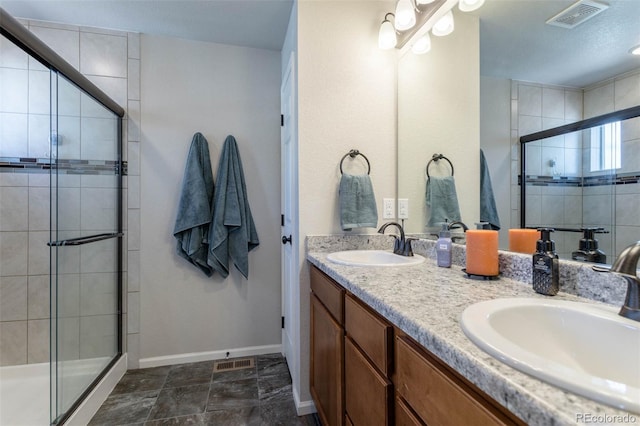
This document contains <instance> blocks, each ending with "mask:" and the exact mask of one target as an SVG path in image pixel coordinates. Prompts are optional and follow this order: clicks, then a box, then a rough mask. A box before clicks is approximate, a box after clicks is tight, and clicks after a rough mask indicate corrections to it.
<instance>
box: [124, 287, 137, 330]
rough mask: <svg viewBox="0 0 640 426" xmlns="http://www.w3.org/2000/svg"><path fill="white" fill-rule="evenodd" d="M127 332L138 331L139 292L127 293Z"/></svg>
mask: <svg viewBox="0 0 640 426" xmlns="http://www.w3.org/2000/svg"><path fill="white" fill-rule="evenodd" d="M127 297H128V300H127V302H128V303H127V306H128V308H127V313H128V315H127V316H128V318H127V332H128V333H139V332H140V293H138V292H134V293H128V294H127Z"/></svg>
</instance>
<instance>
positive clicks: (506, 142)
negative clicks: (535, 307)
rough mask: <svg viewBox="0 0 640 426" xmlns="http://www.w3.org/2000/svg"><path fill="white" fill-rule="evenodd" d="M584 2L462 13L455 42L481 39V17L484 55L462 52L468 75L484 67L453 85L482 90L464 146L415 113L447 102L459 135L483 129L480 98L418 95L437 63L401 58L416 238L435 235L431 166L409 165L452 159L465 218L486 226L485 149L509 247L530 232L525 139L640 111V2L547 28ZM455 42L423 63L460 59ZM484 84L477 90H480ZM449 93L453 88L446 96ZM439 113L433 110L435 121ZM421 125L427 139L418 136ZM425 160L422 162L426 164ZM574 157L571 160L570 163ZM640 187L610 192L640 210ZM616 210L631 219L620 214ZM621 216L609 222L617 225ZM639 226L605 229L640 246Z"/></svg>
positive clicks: (401, 171) (403, 181)
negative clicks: (515, 236) (482, 205)
mask: <svg viewBox="0 0 640 426" xmlns="http://www.w3.org/2000/svg"><path fill="white" fill-rule="evenodd" d="M574 3H576V1H571V0H549V1H544V2H541V1H536V0H504V1H487V2H486V3H485V5H484V6H483V7H482V8H480V9H479V10H477V11H475V12H471V13H469V14H462V12H460V11H459V10H457V8H454V17H455V20H456V21H455V22H456V25H455V31H454V33H453V34H451V35H450V36H447V37H452V36H454V35H455V34H456V32H458V31H459V30H461V31H464V30H465V28H468V27H471V30H470V31H471V32H472V31H473V26H474V22H473V18H476V19H477V23H475V25H477V31H478V33H479V39H478V46H477V49H478V57H475V56H473V52H470V51H469V47H468V46H466V47H465V48H466V49H467V50H466V51H462V52H459V53H458V55H459V56H460V57H466V61H465V62H464V64H465V65H463V66H464V67H466V68H467V69H468V68H471V69H472V70H473V68H474V67H475V66H476V65H475V64H476V61H477V62H478V67H479V70H478V72H479V76H478V78H477V79H476V80H474V79H473V78H472V77H471V76H470V75H468V76H467V78H466V80H464V81H463V80H461V79H460V78H459V76H456V75H454V74H451V76H450V80H452V81H454V83H452V87H455V84H458V85H461V86H464V87H465V88H469V90H475V92H476V93H479V100H478V101H477V102H478V105H479V108H478V110H479V111H478V117H479V120H478V121H479V123H478V127H479V129H478V130H477V131H478V133H477V135H479V137H477V138H474V137H472V136H470V135H469V136H468V137H467V141H466V145H464V146H456V145H455V144H452V143H451V140H450V138H447V135H446V134H445V135H438V136H437V137H435V138H434V137H433V132H432V129H430V128H428V127H426V126H424V125H422V126H421V125H418V124H416V120H420V119H422V120H425V117H424V115H423V116H422V117H421V116H420V114H419V113H418V112H416V110H415V107H416V105H418V107H419V108H421V109H422V111H423V112H424V111H425V108H424V105H420V102H422V103H427V104H428V105H432V108H433V109H436V110H437V108H438V103H439V102H440V103H441V105H445V104H446V105H447V107H451V108H455V109H456V111H457V113H459V119H458V120H457V121H456V123H455V125H450V126H448V132H450V133H452V134H455V133H456V132H461V129H464V128H472V129H473V128H474V127H475V122H474V121H473V117H471V116H470V115H472V114H473V111H468V110H466V109H465V108H466V107H467V106H468V102H473V101H474V99H463V98H461V97H460V96H459V93H447V90H451V89H450V87H451V86H450V87H447V86H444V85H440V87H438V86H431V87H430V89H429V91H427V92H426V93H425V91H422V90H413V89H412V86H413V85H414V84H416V83H415V82H416V81H418V82H420V81H422V80H423V79H425V78H431V77H430V74H429V73H430V72H432V69H428V68H426V67H425V68H420V66H419V64H420V63H421V62H425V63H426V62H427V61H421V60H420V59H418V58H419V57H417V56H416V55H413V54H412V53H411V52H408V53H407V54H405V55H404V56H402V57H401V58H400V59H399V63H398V198H399V199H403V198H408V199H409V206H410V208H409V217H408V218H407V219H405V220H404V225H405V229H406V231H407V232H408V233H411V234H420V235H425V234H427V235H428V234H430V233H432V232H433V228H429V227H427V226H426V225H427V219H428V217H427V213H428V209H427V207H426V205H425V202H426V200H425V186H426V177H425V175H424V171H423V167H421V168H420V170H418V168H417V166H416V167H406V165H407V164H410V163H411V162H415V163H418V162H422V163H423V164H424V165H425V166H426V164H427V162H428V161H429V159H430V158H431V155H432V154H433V153H441V154H444V155H445V156H447V157H448V158H450V159H452V163H453V165H454V167H455V176H454V178H455V183H456V190H457V196H458V200H459V201H460V209H461V213H462V217H461V219H462V221H463V222H465V223H466V224H467V225H469V226H470V227H471V226H473V225H474V222H476V221H478V219H479V207H475V209H474V206H478V205H479V194H478V193H479V177H480V175H479V157H478V155H479V150H480V148H482V150H483V151H484V154H485V157H486V159H487V164H488V169H489V172H490V176H491V181H492V186H493V191H494V195H495V201H496V205H497V210H498V214H499V217H500V224H501V230H500V248H501V249H508V229H509V228H519V227H520V226H521V223H520V219H521V218H520V216H521V215H520V187H519V185H518V179H519V175H520V143H519V137H520V136H522V135H526V134H531V133H535V132H538V131H541V130H544V129H549V128H553V127H557V126H561V125H564V124H567V123H572V122H576V121H580V120H584V119H587V118H591V117H595V116H599V115H602V114H605V113H609V112H612V111H616V110H620V109H624V108H628V107H632V106H635V105H639V104H640V57H637V56H633V55H631V54H630V53H629V51H630V49H631V48H632V47H633V46H636V45H638V44H640V34H638V33H637V22H638V21H639V20H640V2H635V1H624V0H609V1H608V2H607V3H608V5H609V7H608V8H606V9H604V10H603V11H601V12H599V13H597V14H594V16H593V17H591V18H590V19H589V20H587V21H585V22H583V23H581V24H579V25H577V26H576V27H574V28H572V29H569V28H563V27H558V26H553V25H549V24H546V23H545V21H547V20H548V19H549V18H552V17H554V16H555V15H557V14H558V13H560V12H561V11H563V10H565V9H566V8H568V7H569V6H571V5H573V4H574ZM447 37H445V38H439V37H432V48H431V51H430V52H428V53H427V54H426V55H422V56H423V57H425V56H429V55H433V54H434V53H436V52H440V51H441V50H443V49H447V50H448V51H449V54H452V53H451V52H452V49H454V48H455V46H452V45H451V42H448V41H446V39H447ZM445 43H446V44H445ZM469 43H470V44H471V45H473V44H474V43H475V40H474V39H473V38H472V39H471V40H470V42H469ZM441 65H442V64H439V66H441ZM432 66H433V64H432ZM474 84H476V86H475V87H470V86H473V85H474ZM441 87H445V89H443V90H440V88H441ZM416 98H421V99H416ZM425 98H426V99H425ZM430 112H431V111H428V110H427V111H426V113H427V114H429V113H430ZM464 114H468V116H465V115H464ZM420 127H422V129H420V131H422V132H423V133H422V134H418V130H419V128H420ZM630 128H631V129H635V130H634V131H635V132H636V134H638V133H640V130H638V127H637V125H635V124H634V125H632V126H630ZM635 138H636V141H635V142H633V141H631V140H630V141H629V142H628V143H627V145H628V146H629V149H630V150H632V151H630V155H635V156H636V157H638V156H640V154H639V152H638V146H639V145H640V135H637V136H635ZM434 139H435V140H434ZM556 143H558V141H556ZM563 143H565V144H566V147H571V143H574V142H572V141H571V140H570V138H569V137H565V140H564V141H563ZM416 145H418V147H416ZM425 145H427V148H425ZM558 148H559V147H558ZM574 149H575V147H574ZM420 150H422V151H423V152H421V151H420ZM582 153H583V154H584V153H585V151H584V150H583V152H582ZM419 155H421V156H422V158H420V159H418V158H417V157H418V156H419ZM452 157H453V158H452ZM548 160H550V159H546V160H545V159H542V158H541V159H540V164H543V163H544V161H547V164H549V163H548ZM564 160H565V159H564V158H563V161H564ZM566 160H567V161H569V159H568V157H567V158H566ZM559 167H560V160H558V159H557V160H556V172H557V171H558V170H559ZM562 167H563V168H564V167H565V163H563V164H562ZM567 167H570V164H567ZM437 171H438V170H436V172H437ZM447 171H448V169H447V167H446V164H445V163H443V164H442V165H441V168H440V172H441V173H442V175H445V174H446V173H447ZM635 171H636V172H638V170H635ZM459 174H460V180H459V179H458V175H459ZM465 174H466V175H468V176H464V175H465ZM463 176H464V178H463ZM551 176H553V175H551ZM629 182H630V181H629ZM639 187H640V184H638V183H633V184H625V185H624V186H621V185H615V187H612V186H610V187H609V188H608V189H609V190H611V191H617V192H620V191H623V189H624V191H626V192H625V193H624V195H625V196H626V198H625V202H631V203H634V202H635V203H636V204H635V205H636V206H637V205H638V204H639V203H640V201H639V200H640V196H639V195H638V194H639V193H640V189H638V188H639ZM590 190H593V188H591V189H590ZM634 197H635V198H634ZM469 203H475V204H474V205H473V206H472V205H469ZM614 213H615V214H617V215H620V214H622V212H621V210H620V209H617V210H614ZM615 214H614V215H609V216H611V220H612V219H614V217H613V216H615ZM636 216H638V215H636ZM638 220H640V219H633V220H629V221H627V222H629V224H628V225H624V226H621V225H619V226H614V222H613V221H609V222H606V221H603V223H601V226H603V227H608V228H609V229H610V232H611V233H612V234H611V235H606V234H604V235H603V237H604V238H603V240H606V239H607V238H608V237H615V235H616V233H617V232H624V233H625V235H626V236H632V237H630V238H635V239H636V240H637V239H640V222H638ZM623 240H624V241H627V238H624V239H621V238H617V239H612V240H611V241H616V245H615V246H612V247H611V248H610V250H611V253H607V254H609V255H610V256H609V259H608V261H612V260H613V259H614V258H615V255H617V254H618V253H619V252H620V250H621V249H622V248H624V246H623V247H619V245H621V244H624V243H623V242H622V241H623ZM613 252H615V253H613ZM564 253H565V254H566V253H569V251H566V252H564ZM564 258H567V257H566V256H564Z"/></svg>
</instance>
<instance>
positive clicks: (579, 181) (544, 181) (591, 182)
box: [518, 172, 640, 188]
mask: <svg viewBox="0 0 640 426" xmlns="http://www.w3.org/2000/svg"><path fill="white" fill-rule="evenodd" d="M526 180H527V185H532V186H573V187H578V188H580V187H587V186H606V185H625V184H632V183H638V182H640V174H638V173H637V172H631V173H618V174H615V175H597V176H585V177H576V176H574V177H571V176H537V175H527V176H526ZM518 185H522V177H521V176H518Z"/></svg>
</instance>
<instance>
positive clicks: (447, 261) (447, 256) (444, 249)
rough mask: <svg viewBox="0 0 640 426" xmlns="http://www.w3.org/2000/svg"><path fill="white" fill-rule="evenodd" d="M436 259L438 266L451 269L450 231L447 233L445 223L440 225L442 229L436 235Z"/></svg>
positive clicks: (447, 227)
mask: <svg viewBox="0 0 640 426" xmlns="http://www.w3.org/2000/svg"><path fill="white" fill-rule="evenodd" d="M436 257H437V261H438V266H440V267H443V268H451V231H449V226H448V224H447V223H446V222H445V223H443V224H442V229H441V230H440V232H439V233H438V241H436Z"/></svg>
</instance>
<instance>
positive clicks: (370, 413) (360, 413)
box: [344, 338, 392, 426]
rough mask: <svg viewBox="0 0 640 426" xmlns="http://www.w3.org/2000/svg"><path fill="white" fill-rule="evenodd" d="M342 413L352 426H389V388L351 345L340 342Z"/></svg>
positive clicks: (390, 386) (384, 379)
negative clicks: (343, 387) (343, 410)
mask: <svg viewBox="0 0 640 426" xmlns="http://www.w3.org/2000/svg"><path fill="white" fill-rule="evenodd" d="M344 342H345V343H344V364H345V365H344V386H345V410H346V412H347V417H348V419H349V420H350V421H351V422H352V424H353V425H354V426H378V425H379V426H386V425H389V424H390V423H389V422H390V420H389V408H390V407H389V405H390V400H391V398H392V384H391V382H390V381H389V380H387V379H386V378H384V377H382V376H381V375H380V373H378V371H377V370H376V369H375V368H373V367H372V366H371V364H370V363H369V361H368V360H367V359H366V358H365V356H364V355H363V354H362V353H361V352H360V350H359V349H358V348H357V347H356V346H355V345H354V344H353V342H352V341H351V339H349V338H345V339H344Z"/></svg>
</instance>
